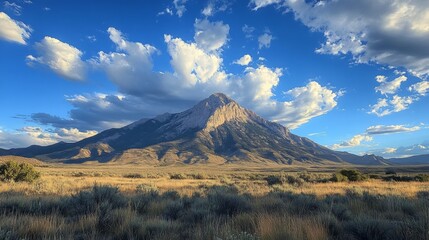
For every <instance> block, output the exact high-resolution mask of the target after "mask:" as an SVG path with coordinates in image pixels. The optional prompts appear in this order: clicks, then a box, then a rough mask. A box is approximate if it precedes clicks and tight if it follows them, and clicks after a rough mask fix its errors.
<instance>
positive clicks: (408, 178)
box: [382, 174, 429, 182]
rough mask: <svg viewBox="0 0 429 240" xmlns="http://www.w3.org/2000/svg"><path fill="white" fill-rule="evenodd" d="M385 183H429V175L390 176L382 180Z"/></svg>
mask: <svg viewBox="0 0 429 240" xmlns="http://www.w3.org/2000/svg"><path fill="white" fill-rule="evenodd" d="M382 179H383V180H384V181H395V182H414V181H416V182H427V181H429V175H428V174H419V175H416V176H401V175H390V176H385V177H383V178H382Z"/></svg>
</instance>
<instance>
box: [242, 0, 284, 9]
mask: <svg viewBox="0 0 429 240" xmlns="http://www.w3.org/2000/svg"><path fill="white" fill-rule="evenodd" d="M281 1H282V0H250V5H253V10H258V9H259V8H262V7H265V6H268V5H271V4H277V3H280V2H281Z"/></svg>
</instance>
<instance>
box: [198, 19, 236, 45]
mask: <svg viewBox="0 0 429 240" xmlns="http://www.w3.org/2000/svg"><path fill="white" fill-rule="evenodd" d="M194 27H195V36H194V39H195V42H196V43H197V46H198V47H199V48H201V49H204V50H205V51H208V52H210V51H216V50H218V49H220V48H221V47H223V46H224V45H225V43H226V42H227V41H228V34H229V25H228V24H223V22H210V21H208V20H207V19H204V20H200V19H197V20H195V24H194Z"/></svg>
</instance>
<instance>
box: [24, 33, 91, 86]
mask: <svg viewBox="0 0 429 240" xmlns="http://www.w3.org/2000/svg"><path fill="white" fill-rule="evenodd" d="M36 49H37V51H38V52H39V54H40V56H39V57H34V56H33V55H28V56H27V61H28V64H30V65H31V64H33V63H35V62H37V63H40V64H44V65H47V66H48V67H49V68H50V69H51V70H52V71H54V72H55V73H57V74H58V75H60V76H63V77H65V78H68V79H71V80H83V79H84V77H85V63H84V62H83V61H82V60H81V56H82V52H81V51H80V50H79V49H77V48H75V47H73V46H71V45H69V44H67V43H64V42H61V41H60V40H58V39H55V38H52V37H48V36H46V37H45V38H43V40H42V41H40V42H38V43H36Z"/></svg>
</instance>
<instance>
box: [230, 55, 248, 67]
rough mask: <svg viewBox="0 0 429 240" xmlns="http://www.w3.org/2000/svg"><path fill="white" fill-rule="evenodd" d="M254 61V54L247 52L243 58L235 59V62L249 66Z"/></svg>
mask: <svg viewBox="0 0 429 240" xmlns="http://www.w3.org/2000/svg"><path fill="white" fill-rule="evenodd" d="M251 61H252V56H250V55H249V54H245V55H244V56H242V57H241V58H239V59H237V60H235V61H234V63H235V64H238V65H241V66H247V65H249V63H250V62H251Z"/></svg>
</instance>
